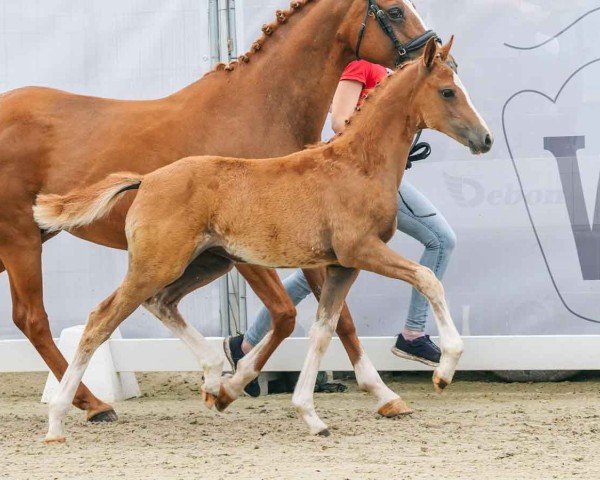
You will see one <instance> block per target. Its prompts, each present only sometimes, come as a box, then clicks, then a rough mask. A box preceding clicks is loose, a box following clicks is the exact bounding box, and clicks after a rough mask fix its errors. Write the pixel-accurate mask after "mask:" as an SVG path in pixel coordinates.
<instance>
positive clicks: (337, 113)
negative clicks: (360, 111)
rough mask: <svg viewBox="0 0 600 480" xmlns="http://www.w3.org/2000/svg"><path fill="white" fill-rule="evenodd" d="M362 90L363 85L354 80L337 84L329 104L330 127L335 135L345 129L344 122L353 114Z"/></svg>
mask: <svg viewBox="0 0 600 480" xmlns="http://www.w3.org/2000/svg"><path fill="white" fill-rule="evenodd" d="M362 89H363V84H362V83H360V82H357V81H354V80H340V83H338V87H337V90H336V91H335V96H334V97H333V103H332V104H331V126H332V128H333V131H334V132H335V133H341V132H342V131H343V130H344V128H346V120H348V119H349V118H350V117H351V116H352V115H353V114H354V110H355V109H356V105H357V104H358V100H359V99H360V93H361V92H362Z"/></svg>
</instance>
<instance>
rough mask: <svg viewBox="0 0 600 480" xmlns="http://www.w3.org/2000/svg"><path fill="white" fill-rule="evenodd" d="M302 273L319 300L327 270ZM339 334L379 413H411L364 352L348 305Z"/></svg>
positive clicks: (359, 378) (357, 377)
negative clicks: (373, 398)
mask: <svg viewBox="0 0 600 480" xmlns="http://www.w3.org/2000/svg"><path fill="white" fill-rule="evenodd" d="M303 272H304V276H305V277H306V280H307V281H308V283H309V285H310V287H311V289H312V291H313V293H314V294H315V296H316V297H317V299H318V300H320V299H321V288H322V286H323V283H324V281H325V269H324V268H323V269H320V268H315V269H311V270H303ZM336 333H337V334H338V337H339V338H340V340H341V342H342V345H344V349H345V350H346V353H347V354H348V358H349V359H350V362H351V363H352V368H353V369H354V373H355V376H356V382H357V383H358V386H359V388H360V389H361V390H363V391H365V392H368V393H370V394H372V395H373V396H374V397H375V398H376V399H377V413H379V414H380V415H383V416H384V417H388V418H392V417H397V416H398V415H407V414H410V413H412V410H411V408H410V407H409V406H408V405H407V404H406V403H405V402H404V401H403V400H402V399H401V398H400V396H399V395H398V394H396V393H395V392H394V391H392V390H391V389H390V388H389V387H388V386H387V385H386V384H385V383H384V381H383V380H382V379H381V376H380V375H379V372H377V370H376V369H375V366H374V365H373V363H372V362H371V360H370V359H369V357H368V356H367V353H366V352H365V351H364V350H363V348H362V345H361V343H360V339H359V338H358V335H357V334H356V328H355V326H354V320H352V315H351V314H350V311H349V310H348V305H347V304H346V302H344V304H343V306H342V312H341V314H340V319H339V321H338V325H337V328H336Z"/></svg>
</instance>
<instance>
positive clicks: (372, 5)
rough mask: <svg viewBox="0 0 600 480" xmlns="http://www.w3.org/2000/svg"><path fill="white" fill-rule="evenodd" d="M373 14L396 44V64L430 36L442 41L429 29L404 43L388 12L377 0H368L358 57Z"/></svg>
mask: <svg viewBox="0 0 600 480" xmlns="http://www.w3.org/2000/svg"><path fill="white" fill-rule="evenodd" d="M371 14H372V15H373V17H374V18H375V19H376V20H377V23H378V24H379V26H380V27H381V29H382V30H383V32H384V33H385V34H386V35H387V36H388V38H389V39H390V40H391V41H392V43H393V44H394V48H395V49H396V66H398V65H400V64H401V63H402V62H403V61H404V60H406V57H407V56H408V54H409V53H411V52H415V51H417V50H420V49H421V48H423V47H424V46H425V44H426V43H427V42H428V41H429V39H430V38H435V39H436V41H437V42H440V43H441V40H440V38H439V37H438V36H437V34H436V33H435V32H434V31H433V30H427V31H426V32H425V33H423V34H422V35H420V36H418V37H416V38H414V39H412V40H411V41H410V42H408V43H407V44H406V45H404V44H402V42H400V40H398V37H397V36H396V34H395V33H394V28H393V27H392V24H391V22H390V18H389V16H388V14H387V13H386V12H385V11H384V10H382V9H381V8H379V5H377V2H376V0H367V11H366V13H365V19H364V20H363V23H362V24H361V25H360V30H359V32H358V40H357V42H356V58H360V47H361V45H362V41H363V38H364V36H365V31H366V29H367V21H368V20H369V15H371Z"/></svg>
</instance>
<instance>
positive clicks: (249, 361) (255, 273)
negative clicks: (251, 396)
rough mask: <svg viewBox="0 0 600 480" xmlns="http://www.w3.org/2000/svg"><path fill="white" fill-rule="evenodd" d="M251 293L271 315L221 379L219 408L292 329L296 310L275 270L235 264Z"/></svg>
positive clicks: (236, 393) (255, 373)
mask: <svg viewBox="0 0 600 480" xmlns="http://www.w3.org/2000/svg"><path fill="white" fill-rule="evenodd" d="M237 269H238V270H239V271H240V273H241V274H242V275H243V276H244V278H245V279H246V281H247V282H248V284H249V285H250V287H251V288H252V290H254V293H256V295H257V296H258V297H259V298H260V299H261V301H262V302H263V303H264V304H265V306H266V307H267V309H268V310H269V313H270V314H271V319H272V325H271V330H270V331H269V332H268V333H267V334H266V335H265V337H264V338H263V339H262V340H261V341H260V342H259V343H258V344H257V345H256V346H255V347H254V348H253V349H252V350H251V351H250V352H249V353H248V354H247V355H245V356H244V358H242V359H241V360H240V361H239V363H238V367H237V369H236V372H235V374H234V375H233V377H231V378H230V379H228V380H226V381H225V382H223V384H222V385H221V391H220V393H219V397H218V399H217V404H216V405H217V409H218V410H220V411H222V410H224V409H225V408H227V407H228V406H229V405H230V404H231V402H233V401H234V400H235V399H236V398H238V397H239V396H240V395H241V394H242V392H243V390H244V387H245V386H246V385H247V384H248V383H249V382H251V381H252V380H254V379H255V378H256V377H257V376H258V375H259V373H260V371H261V370H262V368H263V367H264V365H265V363H267V360H268V359H269V357H270V356H271V355H272V354H273V352H274V351H275V349H276V348H277V347H278V346H279V344H280V343H281V342H282V341H283V340H284V339H286V338H287V337H289V336H290V335H291V334H292V332H293V331H294V325H295V320H296V309H295V307H294V305H293V303H292V302H291V300H290V299H289V297H288V295H287V293H286V291H285V288H284V286H283V284H282V283H281V279H280V278H279V275H277V272H276V271H275V270H271V269H268V268H263V267H257V266H254V265H237Z"/></svg>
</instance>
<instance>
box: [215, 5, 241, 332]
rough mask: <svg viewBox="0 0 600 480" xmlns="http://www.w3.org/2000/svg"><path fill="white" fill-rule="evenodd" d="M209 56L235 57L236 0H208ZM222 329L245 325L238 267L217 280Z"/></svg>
mask: <svg viewBox="0 0 600 480" xmlns="http://www.w3.org/2000/svg"><path fill="white" fill-rule="evenodd" d="M209 20H210V21H209V24H210V25H211V30H210V38H211V58H212V60H213V63H217V62H228V61H231V60H234V59H235V58H237V36H236V24H235V0H209ZM219 295H220V317H221V332H222V334H223V336H228V335H232V334H233V335H235V334H236V333H238V332H245V331H246V328H247V311H246V282H245V280H244V278H243V277H242V276H241V275H240V274H239V273H238V271H237V270H232V271H231V272H230V273H228V274H227V275H226V276H225V277H223V278H221V279H220V281H219Z"/></svg>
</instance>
